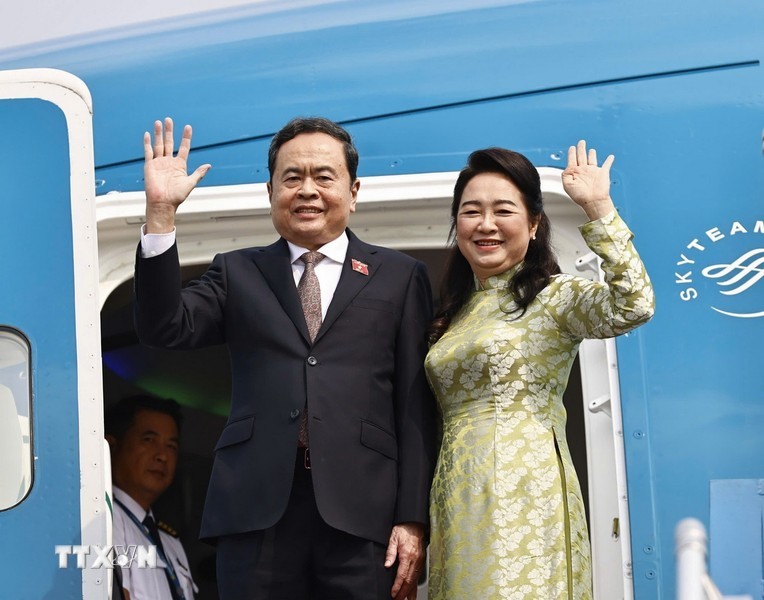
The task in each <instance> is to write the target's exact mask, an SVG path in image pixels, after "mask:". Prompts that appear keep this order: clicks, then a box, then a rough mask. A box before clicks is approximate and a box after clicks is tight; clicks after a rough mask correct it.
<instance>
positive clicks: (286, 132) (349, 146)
mask: <svg viewBox="0 0 764 600" xmlns="http://www.w3.org/2000/svg"><path fill="white" fill-rule="evenodd" d="M302 133H325V134H326V135H329V136H331V137H333V138H334V139H335V140H338V141H340V142H342V146H343V149H344V151H345V162H346V163H347V168H348V173H349V174H350V185H353V182H354V181H355V180H356V173H357V172H358V151H357V150H356V148H355V146H354V145H353V138H351V137H350V134H349V133H348V132H347V130H346V129H345V128H344V127H342V126H341V125H338V124H337V123H335V122H334V121H330V120H329V119H325V118H324V117H296V118H294V119H292V120H291V121H289V123H287V124H286V125H284V126H283V127H282V128H281V129H280V130H279V131H278V132H277V133H276V135H274V136H273V139H272V140H271V145H270V147H269V148H268V172H269V173H270V179H271V180H273V171H274V170H275V168H276V157H277V156H278V154H279V150H281V146H283V145H284V144H286V143H287V142H288V141H289V140H292V139H294V138H296V137H297V136H298V135H300V134H302Z"/></svg>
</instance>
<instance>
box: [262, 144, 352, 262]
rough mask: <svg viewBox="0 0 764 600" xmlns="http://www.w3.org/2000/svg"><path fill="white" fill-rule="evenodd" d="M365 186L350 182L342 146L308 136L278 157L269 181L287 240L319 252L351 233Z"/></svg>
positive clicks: (274, 208)
mask: <svg viewBox="0 0 764 600" xmlns="http://www.w3.org/2000/svg"><path fill="white" fill-rule="evenodd" d="M359 187H360V182H359V181H358V180H357V179H356V180H355V181H352V182H351V181H350V174H349V173H348V168H347V163H346V161H345V153H344V150H343V145H342V142H340V141H339V140H337V139H335V138H333V137H331V136H330V135H327V134H325V133H302V134H300V135H298V136H296V137H294V138H292V139H291V140H289V141H288V142H286V143H285V144H284V145H283V146H281V148H280V149H279V152H278V154H277V155H276V163H275V165H274V172H273V176H272V177H271V181H270V182H269V183H268V197H269V198H270V202H271V213H272V219H273V225H274V227H275V228H276V231H278V233H279V235H281V237H283V238H284V239H286V240H288V241H290V242H292V243H293V244H296V245H298V246H302V247H303V248H307V249H308V250H317V249H318V248H320V247H321V246H323V245H324V244H326V243H328V242H330V241H332V240H333V239H335V238H337V237H339V236H340V235H341V234H342V232H343V231H344V230H345V227H347V224H348V219H349V217H350V213H351V212H355V203H356V197H357V195H358V188H359Z"/></svg>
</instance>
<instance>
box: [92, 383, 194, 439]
mask: <svg viewBox="0 0 764 600" xmlns="http://www.w3.org/2000/svg"><path fill="white" fill-rule="evenodd" d="M141 410H153V411H154V412H159V413H164V414H166V415H168V416H170V417H172V418H173V420H174V421H175V426H176V427H177V428H178V432H180V425H181V422H182V421H183V415H182V414H181V412H180V404H178V403H177V402H176V401H175V400H173V399H172V398H160V397H158V396H151V395H149V394H137V395H135V396H128V397H127V398H122V399H121V400H119V401H118V402H116V403H115V404H113V405H112V406H110V407H108V408H107V409H106V415H105V419H104V433H105V434H106V435H111V436H114V438H116V439H117V440H120V439H122V436H124V435H125V433H126V432H127V430H128V429H130V427H132V426H133V423H134V422H135V415H136V414H137V413H138V412H139V411H141Z"/></svg>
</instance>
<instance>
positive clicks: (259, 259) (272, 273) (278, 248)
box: [252, 238, 310, 341]
mask: <svg viewBox="0 0 764 600" xmlns="http://www.w3.org/2000/svg"><path fill="white" fill-rule="evenodd" d="M290 258H291V257H290V254H289V246H288V245H287V243H286V240H284V239H283V238H282V239H280V240H279V241H277V242H275V243H274V244H271V245H270V246H267V247H265V248H263V249H262V250H261V251H260V252H255V253H254V254H253V257H252V260H253V261H254V262H255V264H256V265H257V267H258V268H259V269H260V272H261V273H262V274H263V277H264V278H265V280H266V281H267V282H268V285H269V286H270V288H271V290H272V291H273V294H274V296H276V299H277V300H278V302H279V304H280V305H281V307H282V308H283V309H284V312H285V313H286V314H287V315H288V316H289V318H290V319H291V320H292V322H293V323H294V325H295V327H297V329H298V331H299V332H300V334H301V335H302V336H303V337H304V338H305V339H306V340H307V341H310V336H309V335H308V326H307V324H306V323H305V315H303V312H302V305H301V304H300V298H299V296H298V295H297V287H296V286H295V284H294V277H293V276H292V263H291V261H290V260H289V259H290Z"/></svg>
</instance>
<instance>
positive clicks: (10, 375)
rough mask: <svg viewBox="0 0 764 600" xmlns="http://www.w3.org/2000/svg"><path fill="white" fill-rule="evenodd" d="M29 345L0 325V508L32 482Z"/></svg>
mask: <svg viewBox="0 0 764 600" xmlns="http://www.w3.org/2000/svg"><path fill="white" fill-rule="evenodd" d="M29 354H30V353H29V344H28V343H27V341H26V339H25V338H24V337H23V336H21V335H20V334H19V333H17V332H15V331H13V330H10V329H4V328H0V457H2V460H1V461H0V510H5V509H7V508H11V507H12V506H15V505H16V504H18V503H19V502H21V500H22V499H23V498H24V496H26V495H27V493H28V492H29V488H30V487H31V485H32V444H31V432H30V423H31V421H30V409H31V406H30V397H31V394H30V389H29V385H30V384H29V373H30V365H29Z"/></svg>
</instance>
